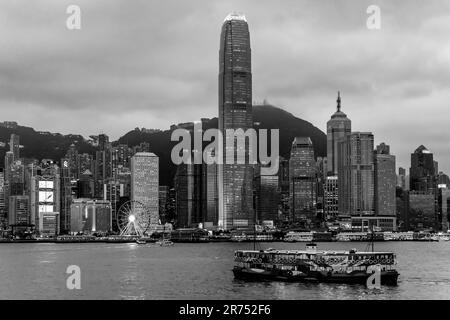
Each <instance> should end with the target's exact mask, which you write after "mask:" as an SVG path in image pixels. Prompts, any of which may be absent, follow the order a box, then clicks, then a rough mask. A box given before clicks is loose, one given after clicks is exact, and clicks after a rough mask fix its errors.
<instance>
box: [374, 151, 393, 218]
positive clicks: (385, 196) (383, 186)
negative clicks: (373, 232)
mask: <svg viewBox="0 0 450 320" xmlns="http://www.w3.org/2000/svg"><path fill="white" fill-rule="evenodd" d="M374 165H375V166H374V167H375V180H374V182H375V213H376V215H377V216H395V187H396V182H397V176H396V174H395V156H394V155H391V154H390V150H389V146H387V145H385V144H384V143H382V144H380V145H379V146H377V149H376V151H375V152H374Z"/></svg>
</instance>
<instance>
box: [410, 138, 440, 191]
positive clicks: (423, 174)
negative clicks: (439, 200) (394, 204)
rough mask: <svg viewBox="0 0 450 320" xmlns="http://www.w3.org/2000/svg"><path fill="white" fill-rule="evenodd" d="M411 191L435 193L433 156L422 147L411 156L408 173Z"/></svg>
mask: <svg viewBox="0 0 450 320" xmlns="http://www.w3.org/2000/svg"><path fill="white" fill-rule="evenodd" d="M409 179H410V185H409V188H410V190H411V191H422V192H433V193H435V192H436V188H437V185H436V175H435V163H434V160H433V154H432V153H431V152H430V151H429V150H428V149H427V148H425V147H424V146H423V145H421V146H420V147H418V148H417V149H416V150H415V151H414V153H412V154H411V169H410V171H409Z"/></svg>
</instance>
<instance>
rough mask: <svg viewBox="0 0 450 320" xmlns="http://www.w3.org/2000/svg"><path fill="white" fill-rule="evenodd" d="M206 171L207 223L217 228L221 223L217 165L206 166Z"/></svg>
mask: <svg viewBox="0 0 450 320" xmlns="http://www.w3.org/2000/svg"><path fill="white" fill-rule="evenodd" d="M204 167H205V171H206V188H205V191H206V217H205V223H210V224H212V225H213V226H217V223H218V221H219V195H218V190H217V187H218V184H217V182H218V181H217V177H218V176H217V169H218V165H217V164H216V163H212V164H206V163H205V164H204Z"/></svg>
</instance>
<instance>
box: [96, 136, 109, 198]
mask: <svg viewBox="0 0 450 320" xmlns="http://www.w3.org/2000/svg"><path fill="white" fill-rule="evenodd" d="M101 136H102V137H103V138H102V140H100V141H102V144H100V143H99V146H101V147H100V150H98V151H96V152H95V166H94V167H95V168H94V182H95V185H94V188H95V189H94V194H95V197H96V198H99V199H101V198H103V185H104V184H105V183H106V181H107V180H108V179H109V178H111V177H112V176H113V168H112V149H111V148H110V144H109V143H107V142H105V140H107V138H105V137H104V135H101Z"/></svg>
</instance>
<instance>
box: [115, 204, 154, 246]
mask: <svg viewBox="0 0 450 320" xmlns="http://www.w3.org/2000/svg"><path fill="white" fill-rule="evenodd" d="M150 216H151V215H150V211H149V210H148V208H147V207H146V206H145V205H144V204H142V203H141V202H139V201H134V200H130V201H127V202H125V203H124V204H123V205H121V206H120V208H119V210H117V213H116V219H117V226H118V227H119V230H120V235H121V236H132V235H136V236H139V237H142V236H143V235H144V233H145V232H146V231H147V229H148V227H149V225H150Z"/></svg>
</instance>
